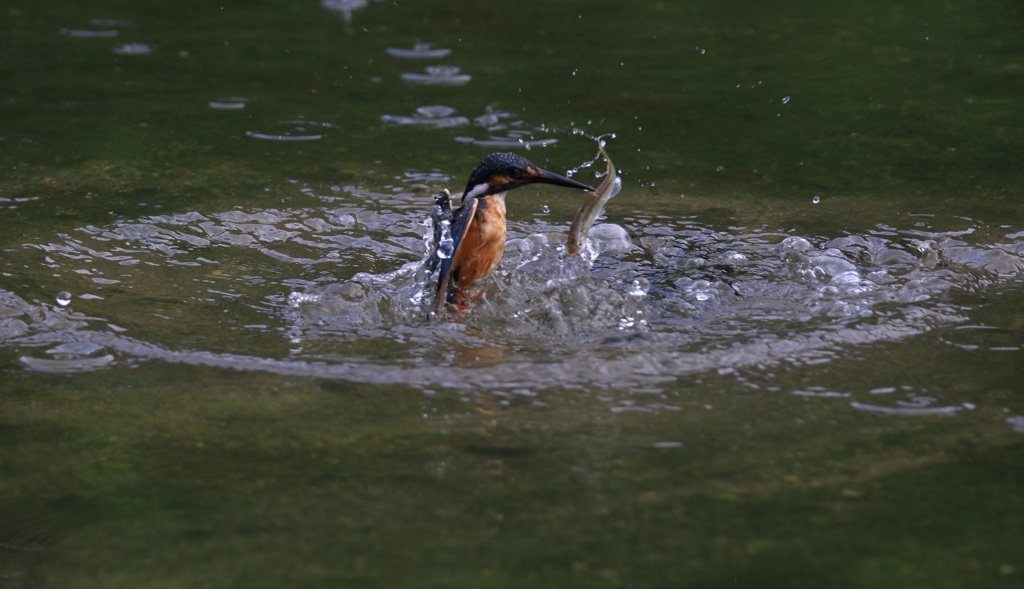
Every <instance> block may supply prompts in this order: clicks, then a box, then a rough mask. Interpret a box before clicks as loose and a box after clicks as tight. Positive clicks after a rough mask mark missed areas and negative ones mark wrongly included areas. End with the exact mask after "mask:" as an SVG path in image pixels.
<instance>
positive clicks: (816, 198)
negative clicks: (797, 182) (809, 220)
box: [811, 194, 821, 204]
mask: <svg viewBox="0 0 1024 589" xmlns="http://www.w3.org/2000/svg"><path fill="white" fill-rule="evenodd" d="M819 202H821V197H820V196H818V195H817V194H815V195H814V198H812V199H811V204H818V203H819Z"/></svg>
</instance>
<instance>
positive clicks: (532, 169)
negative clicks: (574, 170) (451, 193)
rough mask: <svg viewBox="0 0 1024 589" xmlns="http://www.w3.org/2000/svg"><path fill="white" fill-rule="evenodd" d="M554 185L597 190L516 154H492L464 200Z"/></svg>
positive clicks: (472, 178) (476, 173) (472, 177)
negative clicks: (525, 188)
mask: <svg viewBox="0 0 1024 589" xmlns="http://www.w3.org/2000/svg"><path fill="white" fill-rule="evenodd" d="M535 183H542V184H554V185H555V186H565V187H566V188H578V189H580V190H589V191H591V192H593V190H594V189H593V188H591V187H590V186H587V185H586V184H583V183H580V182H577V181H575V180H572V179H569V178H566V177H565V176H559V175H558V174H555V173H553V172H548V171H547V170H542V169H541V168H538V167H537V166H536V165H534V164H533V163H532V162H530V160H528V159H526V158H525V157H523V156H521V155H518V154H515V153H492V154H491V155H489V156H487V157H485V158H484V159H483V161H481V162H480V163H479V164H478V165H477V167H476V169H475V170H473V173H472V174H471V175H470V177H469V183H468V184H467V185H466V191H465V192H464V193H463V194H462V200H463V201H465V200H466V199H467V198H480V197H483V196H487V195H489V194H498V193H501V192H505V191H507V190H512V189H513V188H519V187H520V186H526V185H527V184H535Z"/></svg>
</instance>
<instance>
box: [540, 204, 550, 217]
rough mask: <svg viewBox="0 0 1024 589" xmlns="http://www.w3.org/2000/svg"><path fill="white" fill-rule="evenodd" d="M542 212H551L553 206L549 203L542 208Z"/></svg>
mask: <svg viewBox="0 0 1024 589" xmlns="http://www.w3.org/2000/svg"><path fill="white" fill-rule="evenodd" d="M540 212H542V213H544V214H545V215H546V214H548V213H550V212H551V207H549V206H548V205H544V206H542V207H541V208H540Z"/></svg>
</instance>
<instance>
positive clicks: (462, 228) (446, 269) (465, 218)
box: [434, 198, 478, 314]
mask: <svg viewBox="0 0 1024 589" xmlns="http://www.w3.org/2000/svg"><path fill="white" fill-rule="evenodd" d="M477 203H478V200H477V199H475V198H471V199H469V202H467V203H465V204H463V205H462V206H461V207H459V210H457V211H455V222H454V223H452V242H453V247H452V255H450V256H448V257H447V258H445V259H444V261H442V262H441V274H440V276H439V277H438V279H437V297H436V298H435V299H434V313H435V314H439V313H440V312H441V309H443V308H444V303H445V301H446V300H448V294H449V292H448V291H449V290H451V282H452V272H453V271H454V270H455V268H454V267H453V262H454V261H455V258H456V257H458V255H459V247H460V246H462V239H463V238H464V237H466V232H467V231H469V226H470V225H472V224H473V216H474V215H475V214H476V206H477Z"/></svg>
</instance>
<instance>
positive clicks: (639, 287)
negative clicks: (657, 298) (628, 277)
mask: <svg viewBox="0 0 1024 589" xmlns="http://www.w3.org/2000/svg"><path fill="white" fill-rule="evenodd" d="M650 288H651V283H650V282H648V281H647V279H646V278H638V279H636V280H634V281H633V284H632V285H631V286H630V289H629V296H631V297H643V296H647V291H648V290H649V289H650Z"/></svg>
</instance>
